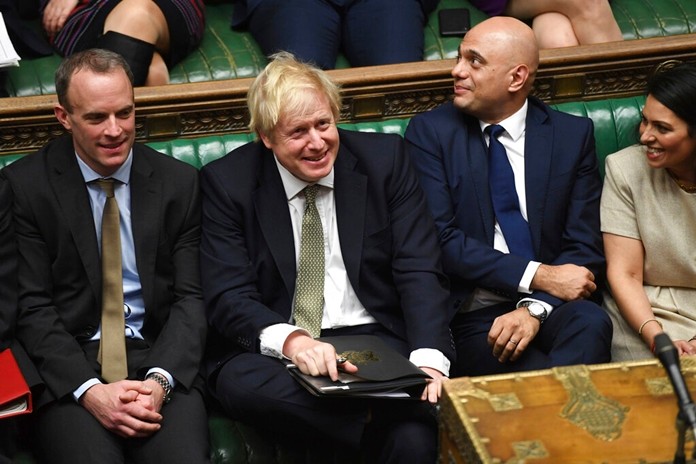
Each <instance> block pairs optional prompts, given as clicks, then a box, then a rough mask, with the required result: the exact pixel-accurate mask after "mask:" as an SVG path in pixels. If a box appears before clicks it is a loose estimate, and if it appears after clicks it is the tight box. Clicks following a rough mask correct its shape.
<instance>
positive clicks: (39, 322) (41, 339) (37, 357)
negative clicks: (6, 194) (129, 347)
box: [2, 168, 98, 398]
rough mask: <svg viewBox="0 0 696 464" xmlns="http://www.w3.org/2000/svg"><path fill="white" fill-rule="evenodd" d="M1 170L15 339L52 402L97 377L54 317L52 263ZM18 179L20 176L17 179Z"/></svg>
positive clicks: (31, 216) (25, 199) (22, 196)
mask: <svg viewBox="0 0 696 464" xmlns="http://www.w3.org/2000/svg"><path fill="white" fill-rule="evenodd" d="M7 169H8V168H5V169H4V170H3V171H2V173H3V175H4V177H5V178H6V179H7V180H8V182H9V183H10V185H11V187H12V192H13V196H14V199H13V215H14V224H15V236H16V240H17V252H18V271H17V276H18V277H17V278H18V282H19V313H18V318H17V337H18V338H19V340H20V342H21V343H22V345H23V346H24V347H25V349H26V351H27V353H28V354H29V355H30V356H31V358H32V361H33V362H34V364H35V365H36V366H37V369H38V370H39V373H40V375H41V377H42V378H43V380H44V382H45V383H46V385H47V386H48V388H49V389H50V390H51V392H52V394H53V395H54V396H55V397H56V398H61V397H63V396H65V395H68V394H69V393H71V392H72V391H73V390H74V389H75V388H77V387H78V386H80V385H81V384H82V383H84V382H85V381H87V380H88V379H90V378H94V377H98V373H97V372H95V371H94V369H93V368H92V367H91V366H90V363H89V361H88V360H87V358H86V357H85V354H84V352H83V351H82V348H81V347H80V345H79V344H78V342H77V341H76V340H75V337H73V335H71V334H70V332H69V331H68V329H67V328H66V326H65V324H64V322H63V320H62V319H61V317H60V315H59V314H58V308H57V306H56V303H55V300H54V293H55V289H54V286H53V283H52V282H53V279H52V267H51V263H52V261H53V260H52V257H51V253H50V252H49V249H48V247H47V244H46V242H45V240H44V239H43V237H42V234H41V231H40V230H39V229H38V226H37V224H38V223H37V221H36V217H35V212H34V211H33V208H32V204H31V202H30V201H29V196H28V193H27V192H25V191H24V190H23V189H22V187H21V186H20V184H22V185H24V183H22V182H19V181H18V180H17V179H14V178H11V177H10V176H9V175H8V174H7ZM20 175H21V174H20Z"/></svg>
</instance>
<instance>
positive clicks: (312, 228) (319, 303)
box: [295, 185, 325, 338]
mask: <svg viewBox="0 0 696 464" xmlns="http://www.w3.org/2000/svg"><path fill="white" fill-rule="evenodd" d="M318 189H319V186H318V185H310V186H308V187H305V189H304V196H305V200H306V206H305V212H304V217H303V218H302V236H301V238H300V263H299V266H298V269H297V283H296V286H295V287H296V289H295V324H296V325H297V326H299V327H302V328H304V329H307V331H308V332H309V333H310V334H311V335H312V337H314V338H316V337H318V336H319V333H320V332H321V320H322V317H323V316H324V272H325V270H324V232H323V229H322V226H321V219H320V217H319V211H317V206H316V203H315V199H316V196H317V190H318Z"/></svg>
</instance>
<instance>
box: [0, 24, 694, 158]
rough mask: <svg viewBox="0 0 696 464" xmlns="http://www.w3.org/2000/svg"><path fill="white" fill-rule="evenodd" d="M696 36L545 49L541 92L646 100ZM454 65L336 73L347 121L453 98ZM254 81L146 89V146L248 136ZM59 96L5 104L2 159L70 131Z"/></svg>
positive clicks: (0, 108)
mask: <svg viewBox="0 0 696 464" xmlns="http://www.w3.org/2000/svg"><path fill="white" fill-rule="evenodd" d="M695 44H696V34H683V35H677V36H669V37H658V38H650V39H640V40H629V41H624V42H614V43H606V44H599V45H592V46H579V47H569V48H563V49H553V50H542V51H541V56H540V66H539V71H538V74H537V79H536V82H535V87H534V94H535V95H536V96H538V97H539V98H541V99H542V100H544V101H547V102H549V103H558V102H563V101H578V100H594V99H602V98H615V97H624V96H633V95H639V94H641V93H642V92H643V91H644V88H645V80H646V78H647V77H648V76H649V75H650V74H651V73H653V72H655V70H656V69H658V68H660V67H663V66H671V65H673V64H674V63H675V62H679V61H692V62H696V46H695ZM453 65H454V60H439V61H421V62H416V63H401V64H394V65H385V66H373V67H365V68H349V69H342V70H332V71H329V74H330V75H331V76H332V77H333V78H334V79H335V80H336V82H338V83H339V84H340V85H341V86H342V89H343V108H342V110H341V120H342V121H346V122H348V121H359V120H379V119H383V118H395V117H409V116H412V115H414V114H417V113H420V112H423V111H427V110H429V109H431V108H434V107H436V106H438V105H440V104H441V103H443V102H445V101H447V100H448V99H450V98H451V94H452V77H451V76H450V71H451V69H452V67H453ZM251 82H252V79H232V80H223V81H211V82H201V83H193V84H171V85H167V86H161V87H142V88H137V89H136V91H135V100H136V113H137V117H136V126H137V131H136V137H137V139H138V140H141V141H142V140H154V139H172V138H177V137H197V136H203V135H213V134H225V133H233V132H244V131H246V130H247V128H246V124H247V121H248V114H247V110H246V103H245V101H246V92H247V89H248V87H249V85H250V84H251ZM54 100H55V97H54V96H53V95H44V96H36V97H14V98H5V99H2V100H1V104H0V154H5V153H26V152H28V151H33V150H35V149H38V148H40V147H41V146H43V145H44V144H45V143H46V142H47V141H48V140H50V139H51V138H53V137H55V136H57V135H59V134H61V133H63V132H64V131H63V128H62V127H61V126H60V125H59V124H58V123H57V121H56V119H55V117H54V116H53V104H54Z"/></svg>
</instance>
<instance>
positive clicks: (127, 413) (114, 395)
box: [80, 380, 164, 438]
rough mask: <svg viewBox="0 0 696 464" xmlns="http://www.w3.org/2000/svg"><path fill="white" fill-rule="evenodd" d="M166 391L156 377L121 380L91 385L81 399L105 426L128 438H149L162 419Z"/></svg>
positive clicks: (158, 427)
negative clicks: (154, 379) (153, 379)
mask: <svg viewBox="0 0 696 464" xmlns="http://www.w3.org/2000/svg"><path fill="white" fill-rule="evenodd" d="M163 399H164V390H163V389H162V387H161V386H159V384H157V382H154V381H152V380H146V381H142V382H141V381H138V380H120V381H118V382H113V383H110V384H97V385H94V386H92V387H90V388H89V389H88V390H87V391H86V392H85V393H84V394H83V395H82V397H81V398H80V404H82V406H83V407H84V408H85V409H87V410H88V411H89V412H90V413H91V414H92V415H93V416H94V417H95V418H96V419H97V420H98V421H99V423H101V424H102V426H103V427H104V428H106V429H107V430H110V431H112V432H114V433H116V434H117V435H120V436H122V437H125V438H136V437H137V438H142V437H148V436H150V435H152V434H153V433H155V432H157V431H158V430H159V429H160V428H161V425H160V422H162V415H161V414H160V413H159V411H160V409H161V408H162V403H163Z"/></svg>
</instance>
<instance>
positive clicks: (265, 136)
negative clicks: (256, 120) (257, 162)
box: [257, 131, 273, 150]
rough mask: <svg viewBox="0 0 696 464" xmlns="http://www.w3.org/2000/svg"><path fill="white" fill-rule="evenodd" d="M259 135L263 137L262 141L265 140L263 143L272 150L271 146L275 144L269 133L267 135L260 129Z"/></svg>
mask: <svg viewBox="0 0 696 464" xmlns="http://www.w3.org/2000/svg"><path fill="white" fill-rule="evenodd" d="M257 135H258V136H259V138H260V139H261V141H262V142H263V144H264V145H266V148H268V149H269V150H271V147H272V145H273V144H272V142H273V141H272V140H271V138H270V137H269V136H268V135H266V134H264V133H263V132H261V131H258V132H257Z"/></svg>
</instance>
